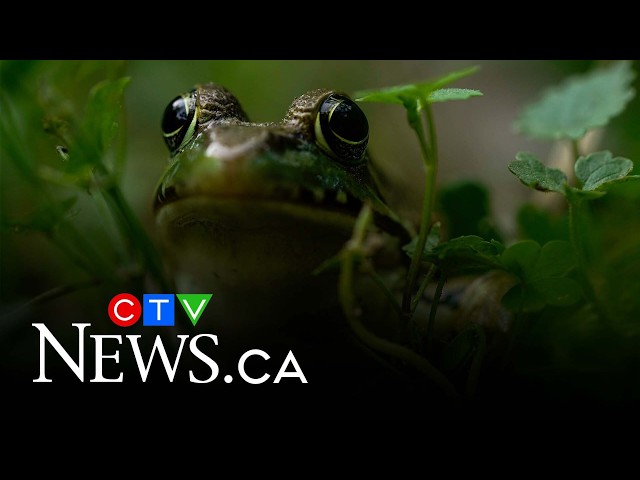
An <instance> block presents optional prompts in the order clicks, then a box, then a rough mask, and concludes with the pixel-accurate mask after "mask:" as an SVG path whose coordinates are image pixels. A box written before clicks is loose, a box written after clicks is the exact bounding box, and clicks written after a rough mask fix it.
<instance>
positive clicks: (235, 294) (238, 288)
mask: <svg viewBox="0 0 640 480" xmlns="http://www.w3.org/2000/svg"><path fill="white" fill-rule="evenodd" d="M162 133H163V136H164V139H165V142H166V144H167V146H168V148H169V150H170V152H171V165H170V166H169V168H168V170H167V171H166V173H165V175H164V176H163V178H162V179H161V181H160V183H159V185H158V188H157V195H156V199H155V211H156V218H157V224H158V227H159V231H160V238H161V241H162V243H163V245H164V247H165V248H164V251H165V252H168V259H169V264H170V267H171V270H172V271H173V274H174V278H175V281H176V286H177V289H178V291H185V292H212V293H213V295H214V299H215V302H216V305H217V308H218V311H219V313H220V315H218V317H219V318H218V320H217V321H218V322H220V321H223V320H222V319H223V318H228V319H229V321H230V322H234V323H235V324H236V325H239V324H244V323H251V324H253V323H255V324H256V325H253V326H252V328H256V329H259V330H260V329H262V328H263V327H264V328H270V324H271V323H272V322H277V321H278V320H286V319H287V318H288V317H290V316H291V315H292V314H295V313H296V312H302V311H303V310H310V309H311V310H312V309H315V308H316V307H320V306H326V305H328V303H331V302H333V300H332V297H335V279H333V280H331V279H330V285H324V283H327V282H326V280H327V279H328V278H327V277H325V276H322V275H320V276H314V275H312V272H313V271H314V270H315V269H316V268H317V267H318V266H320V265H321V264H322V263H323V261H325V260H327V259H328V258H330V257H332V256H333V255H335V254H336V253H337V252H338V251H339V250H340V248H342V247H343V245H344V244H345V242H346V241H347V240H348V239H349V237H350V235H351V231H352V228H353V224H354V220H355V218H356V216H357V215H358V213H359V211H360V209H361V208H362V205H363V203H364V202H367V203H369V204H370V205H371V207H372V209H373V210H374V212H375V216H376V221H377V223H378V224H379V225H380V226H381V228H382V229H384V230H385V231H388V232H390V233H391V234H395V235H405V236H408V232H407V230H405V228H406V225H405V224H404V223H403V222H402V221H401V220H400V218H399V217H398V215H397V214H396V213H395V212H394V211H393V210H392V209H391V208H390V207H389V206H388V205H387V203H386V202H385V201H384V199H383V197H382V195H381V193H380V191H379V188H378V186H377V182H376V177H375V173H374V171H373V169H372V164H371V160H370V157H369V154H368V152H367V144H368V139H369V125H368V122H367V118H366V116H365V114H364V112H363V111H362V110H361V109H360V107H359V106H358V105H357V104H356V103H355V102H354V101H353V100H352V99H350V98H349V96H348V95H347V94H345V93H343V92H338V91H332V90H324V89H319V90H313V91H310V92H307V93H305V94H303V95H301V96H299V97H297V98H296V99H295V100H294V101H293V103H292V104H291V106H290V107H289V110H288V112H287V114H286V116H285V117H284V119H283V120H281V121H280V122H277V123H253V122H251V121H250V120H249V118H248V116H247V114H246V113H245V111H244V109H243V108H242V106H241V104H240V102H239V101H238V100H237V99H236V98H235V97H234V95H233V94H232V93H231V92H230V91H229V90H227V89H226V88H224V87H222V86H220V85H216V84H212V83H209V84H205V85H198V86H197V87H196V88H195V89H193V90H192V91H190V92H188V93H185V94H183V95H181V96H178V97H177V98H175V99H174V100H173V101H171V102H170V103H169V105H168V106H167V108H166V110H165V112H164V116H163V120H162ZM327 287H329V288H327Z"/></svg>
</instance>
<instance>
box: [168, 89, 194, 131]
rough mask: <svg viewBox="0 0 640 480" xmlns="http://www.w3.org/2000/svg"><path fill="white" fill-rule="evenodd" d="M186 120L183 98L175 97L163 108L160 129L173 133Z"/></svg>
mask: <svg viewBox="0 0 640 480" xmlns="http://www.w3.org/2000/svg"><path fill="white" fill-rule="evenodd" d="M188 120H189V119H188V115H187V109H186V108H185V102H184V98H182V97H176V98H175V99H174V100H173V101H172V102H171V103H170V104H169V105H167V108H166V109H165V110H164V116H163V117H162V131H163V132H164V133H173V132H175V131H176V130H178V129H179V128H180V127H182V126H184V125H185V124H186V123H187V121H188Z"/></svg>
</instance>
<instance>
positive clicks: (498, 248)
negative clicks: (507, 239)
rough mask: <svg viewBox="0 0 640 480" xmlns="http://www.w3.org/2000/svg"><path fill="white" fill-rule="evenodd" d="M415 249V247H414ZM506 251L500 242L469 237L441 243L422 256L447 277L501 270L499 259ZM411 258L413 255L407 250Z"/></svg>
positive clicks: (473, 236)
mask: <svg viewBox="0 0 640 480" xmlns="http://www.w3.org/2000/svg"><path fill="white" fill-rule="evenodd" d="M414 249H415V247H414ZM503 250H504V246H503V245H502V244H501V243H500V242H496V241H495V240H492V241H490V242H488V241H486V240H485V239H483V238H481V237H478V236H475V235H467V236H464V237H458V238H454V239H452V240H449V241H448V242H445V243H441V244H440V245H438V246H437V247H435V248H433V249H432V250H431V251H430V252H425V253H424V254H423V256H422V258H423V260H424V261H426V262H430V263H434V264H436V265H437V266H438V267H439V268H440V270H442V271H443V273H444V274H445V276H448V277H451V276H454V275H458V274H462V273H467V272H476V271H482V270H488V269H491V268H500V267H501V265H500V263H499V260H498V257H499V255H500V253H502V251H503ZM405 251H406V252H407V253H408V254H409V256H412V253H411V252H410V251H408V250H405Z"/></svg>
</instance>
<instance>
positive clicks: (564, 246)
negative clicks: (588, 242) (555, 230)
mask: <svg viewBox="0 0 640 480" xmlns="http://www.w3.org/2000/svg"><path fill="white" fill-rule="evenodd" d="M577 265H578V258H577V257H576V254H575V251H574V249H573V247H572V246H571V244H570V243H569V242H565V241H563V240H553V241H551V242H548V243H545V244H544V245H543V247H542V248H541V249H540V256H539V257H538V260H537V262H536V264H535V267H534V268H533V270H532V271H531V280H532V281H533V280H538V279H549V278H551V277H563V276H565V275H567V274H568V273H569V272H570V271H571V270H573V269H574V268H575V267H576V266H577Z"/></svg>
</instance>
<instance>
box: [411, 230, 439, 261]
mask: <svg viewBox="0 0 640 480" xmlns="http://www.w3.org/2000/svg"><path fill="white" fill-rule="evenodd" d="M439 243H440V222H436V223H434V224H433V226H432V227H431V230H429V234H428V235H427V242H426V243H425V244H424V252H423V258H424V256H425V255H426V254H428V253H430V252H431V251H432V250H433V249H434V248H435V247H436V246H437V245H438V244H439ZM417 246H418V236H417V235H416V236H415V237H413V239H412V240H411V242H409V243H408V244H406V245H405V246H404V247H402V248H403V250H404V251H405V252H406V253H407V255H409V257H413V254H414V252H415V251H416V247H417Z"/></svg>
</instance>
